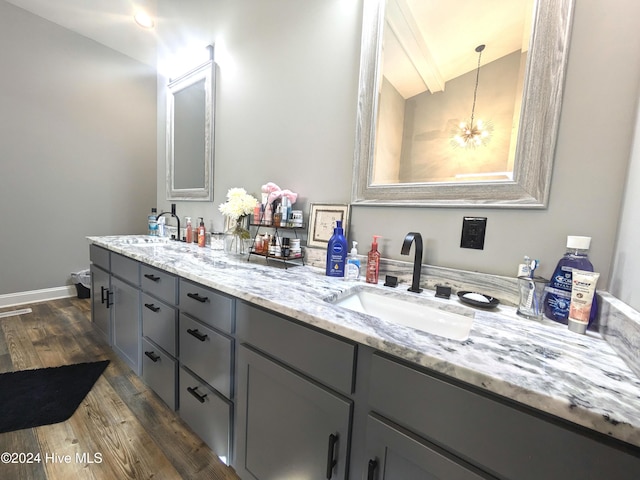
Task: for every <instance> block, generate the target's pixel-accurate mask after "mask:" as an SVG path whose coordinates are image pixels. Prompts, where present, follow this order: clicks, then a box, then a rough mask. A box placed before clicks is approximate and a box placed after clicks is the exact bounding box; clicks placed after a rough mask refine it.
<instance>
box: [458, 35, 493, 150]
mask: <svg viewBox="0 0 640 480" xmlns="http://www.w3.org/2000/svg"><path fill="white" fill-rule="evenodd" d="M484 47H485V46H484V45H478V46H477V47H476V49H475V51H476V52H478V68H477V69H476V85H475V88H474V89H473V105H472V107H471V119H470V120H469V121H464V122H460V124H459V125H458V128H457V129H456V132H455V134H454V136H453V139H452V140H451V143H452V144H453V145H454V146H456V147H463V148H475V147H480V146H482V145H485V144H486V143H487V142H488V141H489V138H490V137H491V125H490V124H489V123H488V122H483V121H482V120H475V113H476V98H477V96H478V81H479V80H480V59H481V58H482V51H483V50H484Z"/></svg>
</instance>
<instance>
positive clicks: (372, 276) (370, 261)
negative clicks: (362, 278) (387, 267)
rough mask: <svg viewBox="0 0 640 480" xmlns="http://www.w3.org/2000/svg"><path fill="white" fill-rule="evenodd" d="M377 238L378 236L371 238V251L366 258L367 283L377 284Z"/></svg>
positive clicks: (378, 257)
mask: <svg viewBox="0 0 640 480" xmlns="http://www.w3.org/2000/svg"><path fill="white" fill-rule="evenodd" d="M378 238H380V235H374V236H373V243H372V244H371V250H370V251H369V255H368V256H367V277H366V280H367V283H378V273H379V272H380V252H379V251H378Z"/></svg>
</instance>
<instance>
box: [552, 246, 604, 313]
mask: <svg viewBox="0 0 640 480" xmlns="http://www.w3.org/2000/svg"><path fill="white" fill-rule="evenodd" d="M590 245H591V237H577V236H571V235H570V236H568V237H567V251H566V253H565V254H564V256H563V257H562V258H561V259H560V261H559V262H558V266H557V267H556V269H555V271H554V272H553V276H552V277H551V281H550V282H549V286H548V287H547V296H546V298H545V301H544V314H545V316H546V317H547V318H550V319H551V320H555V321H556V322H559V323H564V324H565V325H566V324H567V323H568V322H569V321H568V318H569V305H570V304H571V280H572V277H573V275H572V272H573V269H574V268H576V269H578V270H586V271H588V272H593V265H592V264H591V262H590V261H589V257H588V256H587V252H588V250H589V246H590ZM597 313H598V303H597V296H596V295H595V294H594V298H593V304H592V306H591V314H590V315H589V325H591V323H593V321H594V319H595V318H596V315H597Z"/></svg>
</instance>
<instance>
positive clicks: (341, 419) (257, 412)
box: [235, 347, 352, 480]
mask: <svg viewBox="0 0 640 480" xmlns="http://www.w3.org/2000/svg"><path fill="white" fill-rule="evenodd" d="M238 375H239V380H238V381H239V385H238V428H237V429H236V431H237V432H238V436H239V437H240V438H238V452H237V461H236V465H235V467H236V471H237V472H238V474H239V475H240V477H241V478H243V479H245V480H249V479H258V480H287V479H291V480H294V479H295V480H300V479H313V480H316V479H345V478H347V477H346V474H347V450H348V444H349V433H350V428H349V425H350V415H351V408H352V405H351V402H350V401H349V400H346V399H343V398H341V397H340V396H338V395H336V394H334V393H332V392H330V391H328V390H326V389H325V388H323V387H321V386H319V385H318V384H316V383H313V382H311V381H309V380H307V379H306V378H304V377H302V376H300V375H298V374H297V373H295V372H293V371H292V370H289V369H288V368H286V367H283V366H281V365H280V364H277V363H275V362H273V361H271V360H269V359H268V358H267V357H264V356H262V355H260V354H258V353H256V352H254V351H252V350H250V349H248V348H246V347H241V348H240V352H239V373H238Z"/></svg>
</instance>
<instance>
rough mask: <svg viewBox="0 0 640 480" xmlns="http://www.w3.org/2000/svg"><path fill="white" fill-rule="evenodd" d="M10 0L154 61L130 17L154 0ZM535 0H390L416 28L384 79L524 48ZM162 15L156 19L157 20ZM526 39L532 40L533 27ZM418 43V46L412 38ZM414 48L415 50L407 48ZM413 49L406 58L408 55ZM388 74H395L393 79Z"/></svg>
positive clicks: (427, 73) (417, 80)
mask: <svg viewBox="0 0 640 480" xmlns="http://www.w3.org/2000/svg"><path fill="white" fill-rule="evenodd" d="M6 1H7V2H9V3H11V4H13V5H15V6H17V7H20V8H22V9H24V10H27V11H29V12H31V13H33V14H35V15H38V16H40V17H42V18H44V19H46V20H49V21H51V22H54V23H57V24H58V25H61V26H63V27H65V28H68V29H69V30H72V31H74V32H76V33H79V34H80V35H83V36H85V37H88V38H91V39H93V40H95V41H97V42H99V43H101V44H103V45H106V46H108V47H110V48H112V49H114V50H116V51H119V52H121V53H124V54H125V55H128V56H130V57H132V58H134V59H136V60H138V61H141V62H143V63H145V64H147V65H151V66H154V67H155V66H156V60H157V58H156V57H157V53H156V52H157V38H156V33H155V30H145V29H143V28H141V27H139V26H138V25H137V24H136V23H135V22H134V21H133V14H134V13H135V11H136V10H137V9H138V8H143V9H144V10H146V11H147V12H148V13H149V14H150V15H152V17H154V18H156V17H157V10H158V5H157V3H158V2H157V0H6ZM533 2H534V0H482V1H477V0H389V10H391V9H392V5H391V4H394V5H397V6H398V7H396V9H398V8H399V11H400V13H401V15H400V16H399V17H398V18H401V22H402V23H403V25H402V26H398V29H399V30H402V29H406V28H405V27H406V22H409V23H410V24H412V26H413V30H414V31H413V32H412V34H411V37H413V38H412V39H410V41H407V39H406V38H403V37H402V35H400V36H398V38H396V39H394V40H390V41H388V42H386V44H385V66H384V68H385V76H387V78H388V79H389V81H391V83H392V84H394V86H396V89H398V91H400V92H401V93H402V94H403V96H405V98H408V97H410V96H413V95H415V94H417V93H420V92H422V91H424V90H427V89H428V90H430V91H432V92H436V91H439V90H442V89H443V88H444V84H445V82H446V81H447V80H450V79H451V78H456V77H458V76H459V75H462V74H464V73H466V72H469V71H471V70H473V69H475V68H476V66H477V62H478V57H477V54H476V53H475V52H474V49H475V47H476V46H477V45H479V44H481V43H484V44H486V45H487V47H486V49H485V51H484V52H483V54H482V64H483V65H484V64H486V63H489V62H491V61H493V60H496V59H498V58H501V57H502V56H504V55H507V54H509V53H512V52H514V51H516V50H519V49H520V48H523V47H524V48H523V49H524V50H526V47H527V45H523V44H522V42H523V30H526V28H527V27H528V26H529V24H530V18H531V17H530V16H531V12H532V10H533ZM157 22H158V20H157V19H156V24H157ZM524 33H525V35H524V38H527V39H528V38H529V34H528V31H525V32H524ZM416 39H417V42H418V43H416ZM411 42H413V46H411V45H409V43H411ZM412 49H413V53H411V52H410V51H411V50H412ZM407 53H409V55H408V54H407ZM387 72H395V75H394V74H391V75H390V76H389V75H387Z"/></svg>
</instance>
